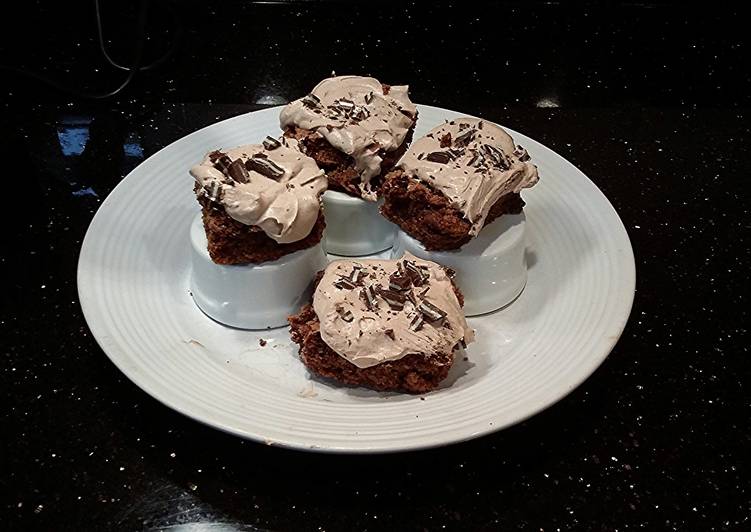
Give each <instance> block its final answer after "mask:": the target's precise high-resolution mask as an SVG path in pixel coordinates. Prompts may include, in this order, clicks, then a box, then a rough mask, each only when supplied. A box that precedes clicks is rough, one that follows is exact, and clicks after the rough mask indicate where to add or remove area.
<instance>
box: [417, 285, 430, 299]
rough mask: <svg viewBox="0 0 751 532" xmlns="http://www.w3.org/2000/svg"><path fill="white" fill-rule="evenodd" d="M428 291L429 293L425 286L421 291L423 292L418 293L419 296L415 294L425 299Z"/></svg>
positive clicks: (427, 287)
mask: <svg viewBox="0 0 751 532" xmlns="http://www.w3.org/2000/svg"><path fill="white" fill-rule="evenodd" d="M429 291H430V287H429V286H426V287H425V288H424V289H423V291H422V292H420V293H419V294H417V295H418V296H420V297H425V296H426V295H427V293H428V292H429Z"/></svg>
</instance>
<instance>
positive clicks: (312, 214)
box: [190, 137, 327, 264]
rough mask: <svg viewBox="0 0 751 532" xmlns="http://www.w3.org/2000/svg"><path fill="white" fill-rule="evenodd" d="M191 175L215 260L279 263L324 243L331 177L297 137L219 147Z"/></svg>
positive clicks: (194, 167) (211, 253)
mask: <svg viewBox="0 0 751 532" xmlns="http://www.w3.org/2000/svg"><path fill="white" fill-rule="evenodd" d="M190 173H191V175H193V177H194V179H195V180H196V182H195V186H194V191H195V193H196V198H197V199H198V202H199V203H200V205H201V214H202V219H203V227H204V230H205V232H206V240H207V241H208V252H209V256H210V257H211V260H212V261H214V262H215V263H217V264H247V263H261V262H268V261H274V260H277V259H279V258H281V257H283V256H284V255H287V254H289V253H293V252H295V251H298V250H302V249H306V248H310V247H312V246H315V245H316V244H318V243H319V242H320V241H321V237H322V236H323V230H324V227H325V226H326V223H325V222H324V217H323V211H322V209H321V202H320V196H321V194H322V193H323V191H324V190H325V189H326V185H327V182H326V177H325V175H324V173H323V171H322V170H321V169H320V168H319V167H318V166H317V165H316V163H315V161H314V160H313V159H311V158H310V157H308V156H306V155H304V154H303V153H302V152H300V150H299V147H298V146H297V142H296V141H295V140H287V139H282V140H281V141H279V140H276V139H273V138H271V137H267V138H266V140H264V142H263V144H250V145H246V146H240V147H237V148H233V149H231V150H224V151H220V150H215V151H213V152H211V153H209V154H208V155H207V156H206V157H205V158H204V160H203V161H202V162H201V164H198V165H195V166H193V167H192V168H191V170H190ZM291 206H294V208H291Z"/></svg>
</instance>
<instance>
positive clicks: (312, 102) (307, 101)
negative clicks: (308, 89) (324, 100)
mask: <svg viewBox="0 0 751 532" xmlns="http://www.w3.org/2000/svg"><path fill="white" fill-rule="evenodd" d="M320 103H321V99H320V98H319V97H318V96H316V95H315V94H308V95H307V96H305V97H304V98H303V99H302V104H303V105H304V106H306V107H318V104H320Z"/></svg>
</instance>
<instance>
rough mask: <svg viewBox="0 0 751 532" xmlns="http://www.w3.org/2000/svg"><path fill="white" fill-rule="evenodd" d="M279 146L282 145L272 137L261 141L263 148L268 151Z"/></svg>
mask: <svg viewBox="0 0 751 532" xmlns="http://www.w3.org/2000/svg"><path fill="white" fill-rule="evenodd" d="M281 145H282V143H281V142H279V141H278V140H276V139H275V138H274V137H266V138H265V139H263V147H264V148H266V149H267V150H269V151H271V150H275V149H277V148H278V147H279V146H281Z"/></svg>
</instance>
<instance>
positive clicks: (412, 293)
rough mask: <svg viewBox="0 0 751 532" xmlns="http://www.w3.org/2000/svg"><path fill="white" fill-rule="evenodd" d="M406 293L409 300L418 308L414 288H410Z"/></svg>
mask: <svg viewBox="0 0 751 532" xmlns="http://www.w3.org/2000/svg"><path fill="white" fill-rule="evenodd" d="M405 295H406V296H407V301H409V302H410V303H412V305H414V307H415V308H417V298H416V297H415V293H414V292H413V291H412V290H410V291H409V292H407V293H406V294H405Z"/></svg>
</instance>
